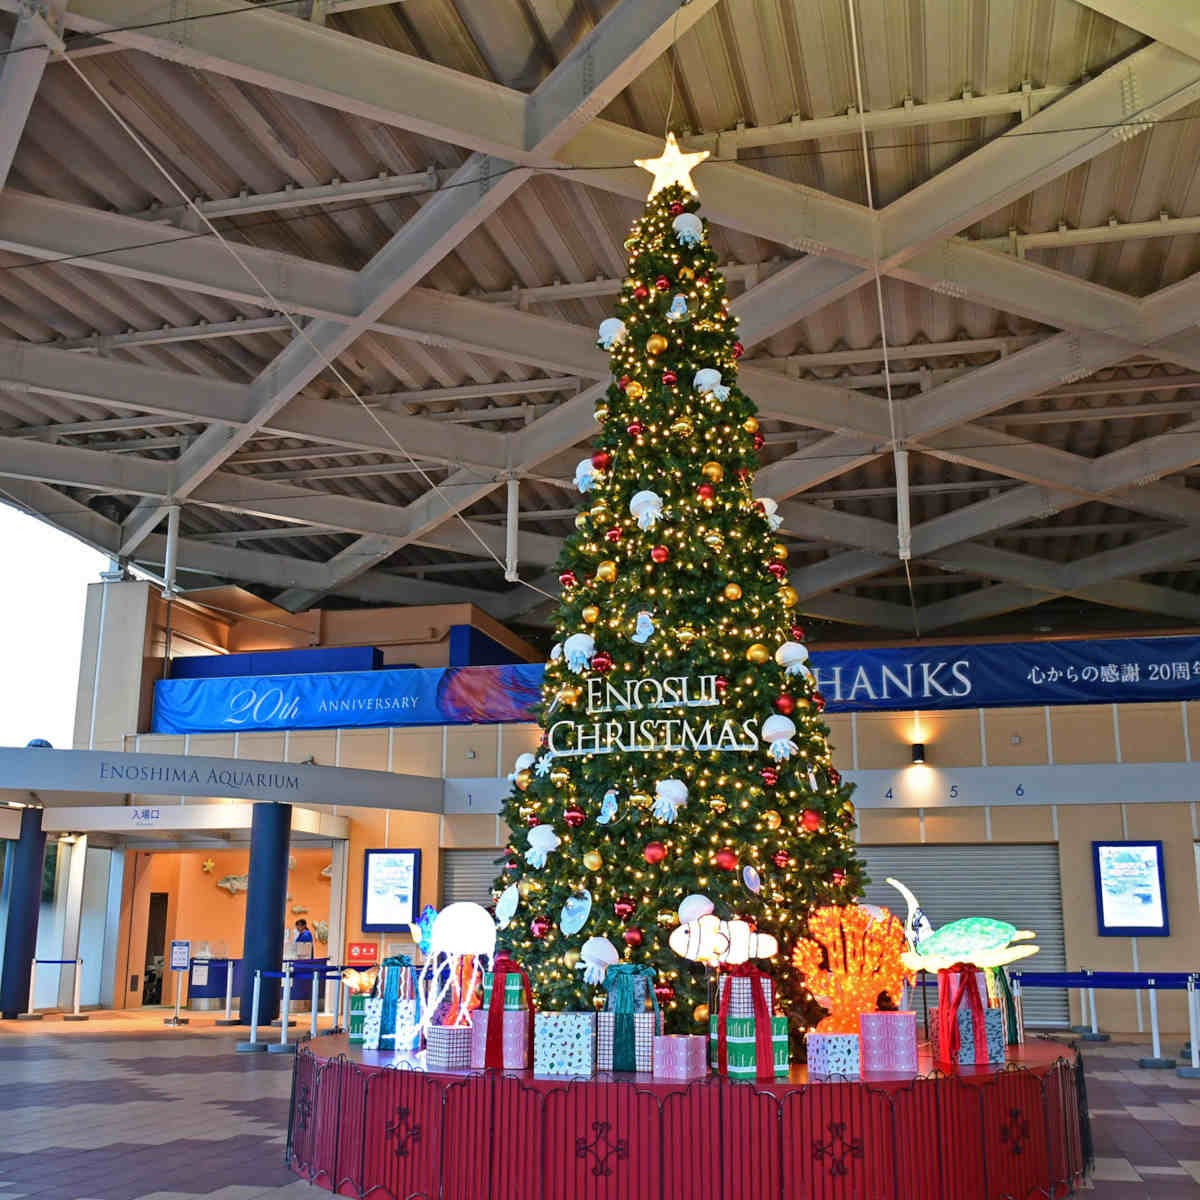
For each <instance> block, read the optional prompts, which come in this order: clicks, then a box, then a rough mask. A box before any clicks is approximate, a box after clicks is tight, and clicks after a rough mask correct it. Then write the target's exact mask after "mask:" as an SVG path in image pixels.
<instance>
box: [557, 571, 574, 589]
mask: <svg viewBox="0 0 1200 1200" xmlns="http://www.w3.org/2000/svg"><path fill="white" fill-rule="evenodd" d="M558 582H559V583H561V584H562V585H563V587H574V586H575V585H576V584H577V583H578V582H579V580H578V578H577V577H576V575H575V572H574V571H564V572H563V573H562V574H561V575H560V576H559V577H558Z"/></svg>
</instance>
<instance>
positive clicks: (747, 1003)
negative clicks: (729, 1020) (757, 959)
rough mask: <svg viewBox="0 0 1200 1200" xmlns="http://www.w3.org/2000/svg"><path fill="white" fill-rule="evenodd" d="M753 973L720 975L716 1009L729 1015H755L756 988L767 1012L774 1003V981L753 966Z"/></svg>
mask: <svg viewBox="0 0 1200 1200" xmlns="http://www.w3.org/2000/svg"><path fill="white" fill-rule="evenodd" d="M753 969H754V971H755V973H754V974H753V975H722V976H721V977H720V978H719V979H718V980H717V1011H718V1012H720V1011H725V1012H727V1013H728V1014H729V1015H730V1016H731V1017H752V1016H754V1015H755V1008H754V990H755V989H756V988H757V989H758V991H759V992H760V993H761V994H762V996H763V998H764V999H765V1000H766V1002H767V1012H770V1011H771V1009H772V1007H773V1006H774V1003H775V983H774V981H773V980H772V979H771V977H770V976H769V975H764V974H763V973H762V972H761V971H759V970H757V968H753Z"/></svg>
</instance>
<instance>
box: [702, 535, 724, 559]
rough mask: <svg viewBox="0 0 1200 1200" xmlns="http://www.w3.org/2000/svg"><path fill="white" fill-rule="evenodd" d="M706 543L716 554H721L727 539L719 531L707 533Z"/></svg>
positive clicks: (705, 536)
mask: <svg viewBox="0 0 1200 1200" xmlns="http://www.w3.org/2000/svg"><path fill="white" fill-rule="evenodd" d="M704 544H705V545H706V546H707V547H708V548H709V549H710V550H711V551H713V553H714V554H720V553H721V551H722V550H724V549H725V539H724V538H723V537H722V536H721V535H720V534H719V533H706V534H705V535H704Z"/></svg>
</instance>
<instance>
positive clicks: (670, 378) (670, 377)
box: [662, 369, 679, 387]
mask: <svg viewBox="0 0 1200 1200" xmlns="http://www.w3.org/2000/svg"><path fill="white" fill-rule="evenodd" d="M662 379H663V383H665V384H666V385H667V387H670V386H671V385H672V384H673V383H678V382H679V376H678V375H677V374H676V373H675V372H674V371H672V370H670V369H668V370H666V371H664V372H663V376H662Z"/></svg>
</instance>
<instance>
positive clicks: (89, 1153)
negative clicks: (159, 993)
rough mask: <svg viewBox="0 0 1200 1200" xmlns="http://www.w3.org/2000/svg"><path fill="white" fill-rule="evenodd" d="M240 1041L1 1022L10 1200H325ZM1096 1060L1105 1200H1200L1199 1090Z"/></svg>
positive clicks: (285, 1075)
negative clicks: (291, 1156)
mask: <svg viewBox="0 0 1200 1200" xmlns="http://www.w3.org/2000/svg"><path fill="white" fill-rule="evenodd" d="M241 1036H242V1034H241V1033H240V1032H237V1031H234V1032H230V1031H228V1030H224V1029H218V1028H216V1027H215V1026H214V1025H213V1024H212V1018H211V1017H210V1016H206V1015H200V1016H193V1018H192V1024H191V1025H189V1026H188V1027H187V1029H180V1030H167V1029H164V1028H163V1026H162V1015H161V1014H160V1013H146V1014H144V1015H128V1016H126V1015H114V1016H100V1017H97V1018H95V1019H93V1020H91V1021H89V1022H88V1023H87V1024H80V1025H66V1024H63V1023H62V1022H60V1021H56V1020H50V1021H46V1022H44V1023H42V1024H41V1025H40V1026H39V1027H37V1028H34V1027H32V1026H30V1025H25V1024H21V1023H18V1022H10V1021H4V1022H0V1082H2V1083H3V1084H4V1085H5V1086H4V1087H2V1088H0V1200H195V1198H196V1197H201V1196H202V1197H204V1198H205V1200H299V1198H300V1197H304V1198H305V1200H316V1198H317V1197H319V1196H321V1195H323V1194H325V1193H322V1192H320V1191H318V1190H316V1189H313V1188H310V1187H309V1185H308V1184H306V1183H304V1182H301V1181H299V1180H297V1179H296V1178H295V1176H293V1175H292V1174H291V1173H290V1172H289V1171H288V1170H287V1169H286V1168H285V1167H284V1165H283V1147H284V1138H285V1135H286V1130H287V1110H288V1094H289V1084H290V1079H291V1074H290V1073H291V1059H290V1058H289V1057H285V1056H282V1055H274V1054H271V1055H267V1054H254V1055H243V1054H236V1053H234V1051H233V1046H234V1043H235V1042H236V1041H238V1040H239V1039H240V1037H241ZM1175 1040H1178V1039H1175ZM1084 1053H1085V1061H1086V1065H1087V1079H1088V1099H1089V1103H1090V1105H1091V1111H1092V1131H1093V1136H1094V1139H1095V1146H1096V1173H1095V1177H1094V1179H1093V1180H1092V1181H1090V1184H1089V1185H1085V1188H1086V1190H1087V1191H1089V1192H1090V1193H1091V1195H1092V1198H1093V1200H1200V1080H1192V1079H1180V1078H1178V1076H1176V1075H1175V1073H1174V1072H1172V1071H1143V1070H1141V1069H1140V1068H1139V1067H1138V1065H1137V1059H1138V1058H1139V1057H1141V1056H1142V1055H1143V1054H1145V1053H1147V1049H1146V1047H1145V1046H1144V1045H1137V1046H1135V1045H1126V1044H1116V1045H1113V1044H1106V1045H1099V1046H1094V1047H1093V1046H1088V1047H1085V1049H1084ZM863 1200H870V1198H869V1197H865V1198H863Z"/></svg>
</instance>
